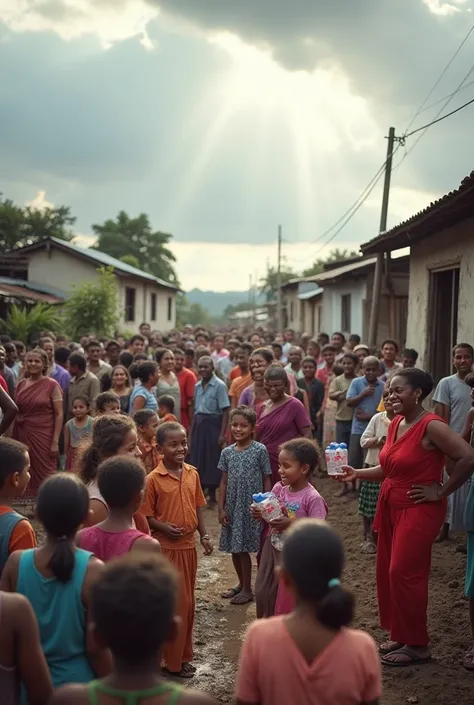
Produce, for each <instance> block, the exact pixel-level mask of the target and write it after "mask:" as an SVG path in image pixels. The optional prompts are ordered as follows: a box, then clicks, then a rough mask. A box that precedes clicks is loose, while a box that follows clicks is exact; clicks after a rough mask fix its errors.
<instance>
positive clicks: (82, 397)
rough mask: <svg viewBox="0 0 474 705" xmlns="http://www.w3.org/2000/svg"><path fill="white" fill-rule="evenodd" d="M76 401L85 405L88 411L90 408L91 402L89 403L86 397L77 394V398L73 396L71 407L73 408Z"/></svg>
mask: <svg viewBox="0 0 474 705" xmlns="http://www.w3.org/2000/svg"><path fill="white" fill-rule="evenodd" d="M99 396H100V395H99ZM97 398H99V397H97ZM76 401H82V403H83V404H85V405H86V407H87V408H88V409H89V408H90V405H91V401H90V399H89V397H86V395H85V394H78V395H77V396H75V397H74V399H73V400H72V405H73V406H74V402H76Z"/></svg>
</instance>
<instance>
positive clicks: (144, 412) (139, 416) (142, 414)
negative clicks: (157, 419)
mask: <svg viewBox="0 0 474 705" xmlns="http://www.w3.org/2000/svg"><path fill="white" fill-rule="evenodd" d="M154 416H156V411H153V409H140V410H139V411H136V412H135V413H134V414H133V416H132V418H133V420H134V421H135V424H136V425H137V427H138V426H141V427H142V428H143V427H144V426H147V425H148V424H149V423H150V421H151V420H152V418H153V417H154Z"/></svg>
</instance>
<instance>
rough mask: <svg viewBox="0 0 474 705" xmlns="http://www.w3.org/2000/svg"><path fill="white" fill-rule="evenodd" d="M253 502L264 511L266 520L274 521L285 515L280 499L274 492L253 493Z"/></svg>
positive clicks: (263, 516) (263, 514)
mask: <svg viewBox="0 0 474 705" xmlns="http://www.w3.org/2000/svg"><path fill="white" fill-rule="evenodd" d="M252 499H253V504H255V505H257V506H258V507H259V509H260V511H261V512H262V518H263V519H265V521H273V520H274V519H279V518H280V517H282V516H283V511H282V508H281V505H280V500H279V499H278V497H275V495H274V494H273V493H272V492H259V493H258V494H253V495H252Z"/></svg>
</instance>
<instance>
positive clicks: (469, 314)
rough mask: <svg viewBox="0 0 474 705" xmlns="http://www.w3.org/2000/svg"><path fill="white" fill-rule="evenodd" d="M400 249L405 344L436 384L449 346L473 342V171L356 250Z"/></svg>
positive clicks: (447, 364) (444, 371)
mask: <svg viewBox="0 0 474 705" xmlns="http://www.w3.org/2000/svg"><path fill="white" fill-rule="evenodd" d="M406 247H410V289H409V304H408V322H407V339H406V344H407V346H408V347H410V348H415V350H417V351H418V353H419V359H418V365H419V366H420V367H422V368H423V369H426V370H429V371H430V372H431V374H432V375H433V376H434V378H435V381H438V380H439V379H441V377H444V376H446V375H449V374H452V364H451V359H452V356H451V350H452V348H453V346H454V345H455V344H456V343H459V342H466V343H470V344H471V345H473V344H474V315H473V303H474V171H473V172H472V173H471V174H470V176H468V177H467V178H465V179H464V180H463V182H462V183H461V186H460V187H459V188H458V189H457V190H456V191H452V192H451V193H449V194H447V195H446V196H443V197H442V198H440V199H439V200H438V201H435V202H434V203H431V204H430V205H429V206H428V207H427V208H425V210H423V211H421V212H420V213H417V214H416V215H414V216H412V217H411V218H409V220H407V221H405V222H403V223H401V224H400V225H397V226H396V227H395V228H392V229H391V230H389V231H387V232H385V233H382V234H381V235H379V236H378V237H377V238H375V239H373V240H371V241H370V242H367V243H365V244H363V245H362V247H361V249H362V251H363V252H364V253H365V254H368V255H373V254H378V253H387V252H392V251H394V250H399V249H401V248H406ZM392 261H395V260H392Z"/></svg>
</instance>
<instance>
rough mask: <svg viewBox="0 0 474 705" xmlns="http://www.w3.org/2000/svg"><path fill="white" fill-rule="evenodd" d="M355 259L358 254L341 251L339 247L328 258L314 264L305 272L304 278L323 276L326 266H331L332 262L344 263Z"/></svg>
mask: <svg viewBox="0 0 474 705" xmlns="http://www.w3.org/2000/svg"><path fill="white" fill-rule="evenodd" d="M353 257H358V253H357V252H356V251H355V250H340V249H339V248H338V247H336V249H334V250H331V252H330V253H329V255H328V257H326V258H325V259H321V258H318V259H317V260H315V262H313V264H312V265H311V267H309V268H308V269H305V270H304V271H303V274H302V276H303V277H313V276H316V274H321V273H322V272H324V265H326V264H331V263H332V262H343V261H344V260H346V259H352V258H353Z"/></svg>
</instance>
